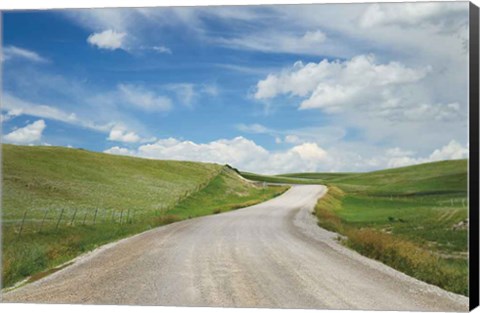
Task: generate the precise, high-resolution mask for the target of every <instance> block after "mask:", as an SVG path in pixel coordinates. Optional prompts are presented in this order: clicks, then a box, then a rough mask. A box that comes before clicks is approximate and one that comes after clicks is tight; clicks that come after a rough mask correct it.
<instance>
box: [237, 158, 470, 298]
mask: <svg viewBox="0 0 480 313" xmlns="http://www.w3.org/2000/svg"><path fill="white" fill-rule="evenodd" d="M242 175H245V173H242ZM246 177H248V178H250V179H252V180H259V181H273V182H276V183H300V184H302V183H313V184H324V185H327V186H328V188H329V190H328V193H327V194H326V195H325V196H324V197H323V198H322V199H320V200H319V202H318V203H317V205H316V208H315V214H316V216H317V218H318V222H319V225H320V226H322V227H324V228H326V229H328V230H331V231H335V232H338V233H340V234H342V235H344V236H345V237H346V239H345V240H343V243H344V244H345V245H346V246H348V247H350V248H352V249H354V250H356V251H358V252H359V253H361V254H363V255H365V256H368V257H371V258H373V259H376V260H379V261H381V262H383V263H385V264H387V265H389V266H391V267H393V268H395V269H397V270H399V271H402V272H404V273H406V274H408V275H411V276H413V277H416V278H418V279H420V280H423V281H425V282H428V283H431V284H434V285H437V286H440V287H441V288H444V289H446V290H449V291H452V292H456V293H459V294H463V295H468V239H467V238H468V237H467V236H468V202H467V160H451V161H441V162H433V163H425V164H420V165H414V166H408V167H403V168H395V169H388V170H382V171H375V172H370V173H293V174H282V175H277V176H265V175H255V174H251V173H248V175H247V176H246ZM472 209H476V210H478V208H472Z"/></svg>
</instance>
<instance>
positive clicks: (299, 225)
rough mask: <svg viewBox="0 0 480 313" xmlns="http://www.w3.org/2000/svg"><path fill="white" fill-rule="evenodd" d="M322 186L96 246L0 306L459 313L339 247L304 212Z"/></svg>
mask: <svg viewBox="0 0 480 313" xmlns="http://www.w3.org/2000/svg"><path fill="white" fill-rule="evenodd" d="M325 192H326V188H325V187H324V186H318V185H298V186H293V187H292V188H291V189H289V190H288V191H287V192H286V193H284V194H283V195H281V196H279V197H277V198H275V199H272V200H270V201H267V202H264V203H261V204H258V205H254V206H251V207H248V208H244V209H240V210H236V211H231V212H228V213H222V214H218V215H211V216H205V217H201V218H195V219H190V220H186V221H182V222H178V223H174V224H170V225H167V226H163V227H159V228H156V229H153V230H150V231H147V232H144V233H142V234H139V235H136V236H133V237H130V238H127V239H124V240H121V241H118V242H115V243H112V244H108V245H105V246H103V247H100V248H99V249H97V250H95V251H92V252H90V253H87V254H85V255H83V256H81V257H79V258H77V259H76V261H75V262H74V263H73V264H72V265H71V266H68V267H66V268H64V269H62V270H60V271H58V272H56V273H54V274H52V275H50V276H48V277H45V278H43V279H41V280H39V281H36V282H33V283H31V284H28V285H25V286H23V287H21V288H18V289H15V290H13V291H10V292H7V293H4V294H3V301H4V302H35V303H86V304H130V305H164V306H222V307H269V308H316V309H367V310H415V311H467V310H468V298H466V297H464V296H460V295H457V294H453V293H450V292H447V291H444V290H442V289H440V288H438V287H435V286H432V285H428V284H426V283H424V282H421V281H418V280H416V279H414V278H411V277H409V276H407V275H404V274H402V273H400V272H398V271H396V270H393V269H392V268H390V267H388V266H386V265H384V264H382V263H379V262H377V261H374V260H371V259H368V258H366V257H363V256H361V255H359V254H358V253H356V252H354V251H351V250H349V249H347V248H345V247H343V246H342V245H340V244H339V243H338V242H337V240H336V237H337V235H336V234H334V233H331V232H328V231H326V230H324V229H322V228H320V227H318V226H317V224H316V220H315V217H314V216H313V215H312V214H311V212H312V210H313V207H314V205H315V203H316V202H317V199H318V198H319V197H321V196H322V195H323V194H324V193H325Z"/></svg>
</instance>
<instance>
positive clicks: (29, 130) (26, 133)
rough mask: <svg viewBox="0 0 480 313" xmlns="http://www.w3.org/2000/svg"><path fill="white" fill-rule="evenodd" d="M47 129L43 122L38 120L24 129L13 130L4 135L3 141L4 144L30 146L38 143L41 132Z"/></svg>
mask: <svg viewBox="0 0 480 313" xmlns="http://www.w3.org/2000/svg"><path fill="white" fill-rule="evenodd" d="M45 127H47V125H46V124H45V121H44V120H38V121H35V122H33V123H31V124H28V125H27V126H25V127H22V128H18V129H15V130H14V131H12V132H11V133H8V134H6V135H5V136H4V137H3V139H4V140H5V142H9V143H14V144H31V143H35V142H39V141H40V139H41V138H42V133H43V130H44V129H45Z"/></svg>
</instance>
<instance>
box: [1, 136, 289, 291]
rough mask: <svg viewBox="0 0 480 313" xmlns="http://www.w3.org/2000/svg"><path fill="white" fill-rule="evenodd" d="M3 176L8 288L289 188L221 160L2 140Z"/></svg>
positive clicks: (4, 256) (4, 276)
mask: <svg viewBox="0 0 480 313" xmlns="http://www.w3.org/2000/svg"><path fill="white" fill-rule="evenodd" d="M2 174H3V175H2V187H3V190H2V192H3V194H2V235H3V247H2V249H3V250H2V252H3V254H2V261H3V262H2V263H3V266H2V280H3V284H4V287H5V286H11V285H12V284H14V283H15V282H18V281H19V280H21V279H23V278H25V277H28V276H30V275H32V274H37V273H39V272H42V271H45V270H47V269H49V268H52V267H54V266H57V265H59V264H62V263H63V262H66V261H68V260H70V259H72V258H73V257H75V256H77V255H78V254H80V253H82V252H85V251H88V250H91V249H93V248H95V247H97V246H99V245H101V244H104V243H107V242H110V241H112V240H117V239H119V238H122V237H126V236H128V235H131V234H135V233H138V232H141V231H144V230H147V229H150V228H152V227H156V226H160V225H164V224H168V223H171V222H175V221H179V220H182V219H186V218H191V217H195V216H201V215H206V214H213V213H219V212H221V211H227V210H231V209H236V208H240V207H244V206H248V205H251V204H255V203H258V202H261V201H264V200H266V199H269V198H271V197H273V196H275V195H278V194H279V193H281V192H283V191H284V190H285V189H286V188H285V187H272V186H265V187H264V186H263V185H261V184H258V185H256V184H252V183H249V182H246V181H245V180H244V179H242V178H241V177H239V176H238V175H237V174H236V172H235V171H233V170H232V169H231V168H230V167H228V166H222V165H218V164H207V163H195V162H180V161H163V160H148V159H141V158H133V157H126V156H116V155H109V154H103V153H95V152H90V151H85V150H80V149H69V148H62V147H43V146H34V147H29V146H15V145H2ZM37 275H38V274H37Z"/></svg>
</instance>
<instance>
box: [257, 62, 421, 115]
mask: <svg viewBox="0 0 480 313" xmlns="http://www.w3.org/2000/svg"><path fill="white" fill-rule="evenodd" d="M428 71H429V69H428V67H427V68H420V69H415V68H409V67H406V66H405V65H403V64H401V63H398V62H389V63H387V64H378V63H377V62H376V60H375V57H374V56H373V55H359V56H356V57H354V58H352V59H350V60H346V61H343V62H342V61H328V60H327V59H324V60H322V61H321V62H319V63H308V64H304V63H303V62H301V61H299V62H296V63H295V64H294V65H293V66H292V67H291V68H288V69H285V70H283V71H282V72H281V73H279V74H270V75H268V76H267V77H266V78H265V79H263V80H261V81H259V82H258V83H257V90H256V92H255V94H254V97H255V98H256V99H270V98H274V97H276V96H279V95H293V96H298V97H302V98H305V99H304V100H302V101H301V103H300V104H299V107H300V109H314V108H320V109H324V110H326V111H329V112H335V111H339V110H342V109H344V108H345V107H347V106H352V105H361V104H362V105H363V104H368V103H370V104H371V103H375V104H376V103H378V102H387V101H389V100H390V99H391V97H392V93H391V92H390V89H394V88H398V87H399V86H402V85H405V84H410V83H415V82H417V81H419V80H420V79H422V78H424V77H425V76H426V75H427V73H428Z"/></svg>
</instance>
